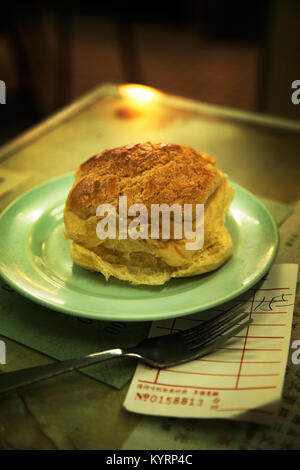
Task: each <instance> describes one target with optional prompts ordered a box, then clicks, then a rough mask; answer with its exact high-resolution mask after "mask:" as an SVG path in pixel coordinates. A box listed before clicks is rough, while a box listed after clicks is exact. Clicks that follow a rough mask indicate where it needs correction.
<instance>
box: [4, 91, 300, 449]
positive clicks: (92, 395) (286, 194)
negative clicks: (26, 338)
mask: <svg viewBox="0 0 300 470" xmlns="http://www.w3.org/2000/svg"><path fill="white" fill-rule="evenodd" d="M146 140H152V141H165V142H167V141H168V142H176V143H179V144H186V145H190V146H192V147H195V148H196V149H198V150H202V151H205V152H208V153H211V154H212V155H214V156H215V157H216V158H217V160H218V166H219V167H220V168H221V169H223V170H224V171H226V172H227V173H228V174H229V175H230V178H231V179H232V180H234V181H236V182H237V183H240V184H242V185H243V186H245V187H246V188H248V189H249V190H251V191H253V192H254V193H256V194H257V195H259V196H263V197H268V198H273V199H277V200H279V201H282V202H287V203H294V202H296V200H297V199H298V198H299V183H298V182H299V171H298V170H299V164H298V158H299V157H298V152H299V149H300V124H299V123H297V122H288V121H283V120H277V119H274V118H268V117H262V116H258V115H255V114H250V113H245V112H240V111H234V110H229V109H223V108H218V107H215V106H210V105H204V104H201V103H195V102H192V101H188V100H184V99H181V98H176V97H168V96H165V95H161V96H160V97H159V99H158V101H156V102H155V103H152V104H151V105H150V104H149V105H147V106H143V107H140V106H138V107H136V105H133V104H132V103H131V102H130V103H129V102H128V101H126V100H124V98H121V97H120V95H119V88H118V87H117V86H115V85H105V86H102V87H99V88H97V89H96V90H94V91H92V92H91V93H89V94H88V95H86V96H85V97H83V98H82V99H80V100H78V101H77V102H75V103H73V104H72V105H71V106H69V107H68V108H66V109H64V110H62V111H61V112H60V113H58V114H57V115H55V116H53V117H51V118H50V119H48V120H47V121H45V122H44V123H42V124H41V125H40V126H38V127H36V128H34V129H32V130H30V131H29V132H27V133H25V134H24V135H22V136H20V137H18V138H17V139H15V140H14V141H13V142H10V143H8V144H7V145H5V146H4V147H3V148H2V149H1V150H0V171H1V168H2V169H4V172H6V173H7V172H8V173H9V172H12V173H10V174H11V177H10V180H9V186H10V187H9V189H8V190H7V191H6V192H4V193H2V194H1V191H0V209H1V210H2V209H3V208H4V207H6V206H7V204H8V203H9V202H11V201H12V200H13V199H14V198H15V197H17V196H18V195H19V194H22V193H23V192H24V191H26V190H27V189H29V188H31V187H32V186H34V185H36V184H38V183H40V182H42V181H45V180H47V179H49V178H52V177H55V176H57V175H60V174H62V173H65V172H69V171H73V170H74V169H75V168H76V166H77V165H78V164H79V163H80V162H82V161H83V160H85V159H86V158H88V157H89V156H91V155H93V154H95V153H96V152H99V151H101V150H103V149H105V148H110V147H114V146H119V145H123V144H128V143H135V142H140V141H146ZM14 173H17V174H18V175H15V179H14ZM20 174H26V178H25V179H24V178H23V179H22V178H20ZM5 341H6V344H7V358H9V360H8V364H7V365H6V366H1V368H2V370H12V369H18V368H22V367H30V366H34V365H38V364H43V363H46V362H48V361H49V358H47V357H45V356H43V355H42V354H40V353H38V352H36V351H33V350H31V349H30V348H26V347H24V346H22V345H20V344H18V343H15V342H13V341H10V340H6V339H5ZM4 367H5V369H4ZM0 370H1V369H0ZM126 391H127V387H125V388H124V389H123V390H122V391H117V390H114V389H112V388H110V387H108V386H106V385H103V384H101V383H99V382H97V381H95V380H92V379H90V378H88V377H86V376H83V375H82V374H80V373H76V372H74V373H70V374H67V375H65V376H62V377H57V378H54V379H51V380H50V381H48V382H45V383H41V384H36V385H35V386H32V387H30V388H27V389H23V390H22V391H19V392H18V393H11V394H8V395H6V396H3V397H1V401H0V449H54V448H59V449H76V448H78V449H118V448H121V447H122V445H123V444H124V442H126V440H127V439H128V437H129V436H130V434H131V432H132V431H134V429H135V428H136V427H137V425H138V423H139V422H140V420H141V419H142V417H141V416H139V415H135V414H130V413H128V412H126V410H124V409H123V408H122V403H123V401H124V398H125V395H126ZM154 421H155V428H154V427H153V430H154V429H155V432H158V431H157V429H158V430H159V429H160V428H161V430H162V431H163V422H164V421H163V420H162V421H161V425H160V419H159V418H157V419H155V420H154ZM185 422H186V420H185ZM199 425H200V424H199ZM153 426H154V425H153ZM217 426H219V424H214V423H213V422H212V423H210V425H209V432H210V433H211V436H212V441H213V437H214V434H216V433H217ZM227 426H229V427H230V426H231V424H230V423H228V425H227V424H226V425H225V427H227ZM234 426H235V428H236V427H238V426H241V427H243V428H245V426H247V425H245V423H244V424H237V423H235V425H234ZM253 426H254V428H255V425H251V429H250V428H249V432H250V431H251V432H255V429H254V428H253ZM247 429H248V428H247ZM247 429H244V431H245V432H247ZM241 430H242V429H241ZM244 434H245V433H244ZM244 434H243V435H244ZM141 445H143V444H141ZM243 445H244V447H245V448H247V443H244V444H243ZM145 446H146V442H145ZM178 446H179V447H178V448H180V442H179V443H178ZM218 447H220V448H222V445H221V444H220V445H218V444H217V440H216V444H215V447H214V448H218ZM230 447H231V445H230V444H229V445H228V446H227V448H230ZM233 447H234V446H233Z"/></svg>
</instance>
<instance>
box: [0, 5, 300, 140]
mask: <svg viewBox="0 0 300 470" xmlns="http://www.w3.org/2000/svg"><path fill="white" fill-rule="evenodd" d="M0 79H1V80H4V81H5V83H6V88H7V98H6V100H7V101H6V105H2V106H1V107H0V144H2V143H4V142H6V141H8V140H9V139H11V138H13V137H14V136H16V135H18V134H19V133H20V132H22V131H24V130H26V129H27V128H29V127H30V126H32V125H34V124H36V123H37V122H39V121H41V120H42V119H44V118H45V117H47V116H49V115H50V114H52V113H53V112H55V111H56V110H58V109H60V108H62V107H64V106H65V105H66V104H68V103H70V102H71V101H72V100H74V99H76V98H78V97H79V96H80V95H82V94H84V93H86V92H88V91H89V90H91V89H92V88H94V87H96V86H98V85H100V84H101V83H105V82H114V83H124V82H131V83H141V84H145V85H149V86H152V87H155V88H159V89H161V90H163V91H165V92H168V93H172V94H178V95H182V96H186V97H189V98H193V99H197V100H201V101H205V102H210V103H215V104H219V105H224V106H230V107H234V108H240V109H244V110H250V111H257V112H263V113H267V114H273V115H277V116H281V117H286V118H291V119H299V118H300V105H298V106H296V105H293V104H292V102H291V93H292V91H291V83H292V81H293V80H296V79H300V2H299V0H268V1H267V0H265V1H258V0H252V1H237V0H228V1H214V0H198V1H196V0H194V1H192V0H186V1H180V2H179V1H172V2H169V1H163V0H161V1H156V0H152V1H151V2H147V1H144V2H140V4H139V6H136V4H135V2H125V1H124V2H122V3H119V2H114V1H106V2H102V1H100V2H98V3H97V4H96V3H95V2H88V1H86V2H79V1H73V2H63V1H62V2H14V1H11V2H6V5H4V6H1V17H0Z"/></svg>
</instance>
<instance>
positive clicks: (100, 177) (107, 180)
mask: <svg viewBox="0 0 300 470" xmlns="http://www.w3.org/2000/svg"><path fill="white" fill-rule="evenodd" d="M215 163H216V160H215V159H214V158H213V157H211V156H209V155H207V154H206V153H201V152H197V151H195V150H193V149H192V148H190V147H186V146H183V145H176V144H164V143H157V144H154V143H150V142H146V143H140V144H136V145H125V146H122V147H118V148H114V149H111V150H105V151H103V152H101V153H99V154H97V155H94V156H93V157H91V158H89V159H88V160H87V161H85V162H84V163H82V164H81V165H80V166H79V167H78V169H77V171H76V174H75V182H74V184H73V187H72V189H71V191H70V193H69V196H68V199H67V203H66V207H67V208H69V209H71V210H72V211H74V212H75V213H77V214H78V215H79V216H80V217H82V218H87V217H89V216H90V215H91V214H92V213H95V208H96V207H98V205H100V204H104V203H109V204H113V205H114V206H115V207H117V206H118V198H119V196H120V195H123V196H127V201H128V205H131V204H135V203H142V204H144V205H145V206H146V207H147V208H150V206H151V204H163V203H165V204H168V205H172V204H174V203H177V204H181V205H182V204H196V203H198V204H200V203H205V202H206V201H207V199H208V198H209V197H210V196H211V195H212V194H213V193H214V192H215V191H216V189H217V188H218V187H219V186H220V185H221V183H222V180H223V178H224V175H223V173H222V172H221V171H219V170H218V169H217V168H216V167H215Z"/></svg>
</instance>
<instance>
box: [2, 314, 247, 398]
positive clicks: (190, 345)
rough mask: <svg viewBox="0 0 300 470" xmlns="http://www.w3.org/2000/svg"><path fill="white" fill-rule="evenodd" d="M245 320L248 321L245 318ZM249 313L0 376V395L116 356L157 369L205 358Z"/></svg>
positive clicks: (241, 325) (242, 324) (240, 326)
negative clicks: (131, 359) (128, 358)
mask: <svg viewBox="0 0 300 470" xmlns="http://www.w3.org/2000/svg"><path fill="white" fill-rule="evenodd" d="M246 317H248V320H246V321H243V320H245V318H246ZM250 322H251V320H250V319H249V314H248V313H244V312H241V311H239V310H237V308H236V307H235V308H234V309H232V308H230V309H228V310H226V311H224V312H222V313H220V314H218V315H217V316H215V317H213V318H211V319H209V320H206V321H204V322H202V323H201V324H200V325H197V326H195V327H193V328H190V329H188V330H183V331H180V332H178V333H173V334H169V335H164V336H158V337H153V338H146V339H144V340H143V341H141V342H140V343H139V344H138V345H136V346H133V347H130V348H116V349H109V350H106V351H101V352H97V353H93V354H88V355H87V356H83V357H80V358H75V359H68V360H65V361H61V362H55V363H51V364H46V365H44V366H37V367H31V368H29V369H21V370H16V371H12V372H2V373H0V393H3V392H8V391H11V390H16V389H18V388H20V387H23V386H25V385H30V384H33V383H35V382H39V381H41V380H45V379H48V378H50V377H54V376H56V375H60V374H63V373H65V372H69V371H72V370H77V369H81V368H83V367H87V366H90V365H92V364H97V363H99V362H102V361H106V360H108V359H113V358H117V357H125V356H130V357H136V358H138V359H141V360H142V361H143V362H145V363H147V364H149V365H151V366H153V367H157V368H164V367H170V366H176V365H178V364H183V363H184V362H189V361H192V360H194V359H197V358H198V357H202V356H205V355H206V354H208V353H210V352H211V351H213V350H214V349H216V348H217V347H218V346H220V345H221V344H223V343H225V341H227V340H228V339H229V338H231V337H232V336H234V335H235V334H236V333H238V332H239V331H241V330H242V329H243V328H245V327H246V326H247V325H248V324H249V323H250Z"/></svg>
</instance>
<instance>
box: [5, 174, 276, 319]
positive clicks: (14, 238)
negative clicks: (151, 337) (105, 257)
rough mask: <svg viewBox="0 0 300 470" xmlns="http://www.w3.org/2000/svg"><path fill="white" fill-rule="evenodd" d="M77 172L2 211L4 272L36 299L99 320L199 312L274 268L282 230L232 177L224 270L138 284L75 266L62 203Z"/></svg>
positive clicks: (49, 183)
mask: <svg viewBox="0 0 300 470" xmlns="http://www.w3.org/2000/svg"><path fill="white" fill-rule="evenodd" d="M72 182H73V176H72V175H64V176H61V177H59V178H56V179H55V180H51V181H49V182H47V183H45V184H42V185H40V186H38V187H36V188H34V189H32V190H31V191H29V192H27V193H25V194H24V195H22V196H21V197H19V198H18V199H17V200H16V201H14V202H13V203H12V204H11V205H10V206H9V207H8V208H7V209H6V210H5V211H4V212H3V214H2V215H1V217H0V233H1V236H0V273H1V275H2V277H3V278H4V279H5V280H6V282H8V283H9V284H10V285H11V286H12V287H14V288H15V289H16V290H17V291H19V292H20V293H21V294H23V295H24V296H26V297H28V298H30V299H31V300H33V301H35V302H38V303H41V304H43V305H45V306H47V307H49V308H52V309H55V310H59V311H61V312H65V313H68V314H71V315H77V316H82V317H88V318H94V319H99V320H119V321H148V320H160V319H164V318H170V317H176V316H181V315H186V314H190V313H193V312H200V311H203V310H206V309H209V308H212V307H215V306H217V305H219V304H222V303H223V302H226V301H228V300H231V299H233V298H234V297H236V296H238V295H239V294H241V293H242V292H244V291H246V290H247V289H249V288H250V287H251V286H252V285H253V284H255V283H256V282H257V281H259V280H260V278H261V277H262V276H263V275H264V274H265V273H266V272H267V271H268V269H269V268H270V266H271V264H272V262H273V260H274V258H275V255H276V252H277V248H278V231H277V227H276V224H275V222H274V221H273V219H272V217H271V215H270V214H269V212H268V211H267V210H266V209H265V207H264V206H263V205H262V204H261V203H260V202H259V201H258V200H257V199H256V198H255V197H254V196H252V195H251V194H250V193H249V192H248V191H246V190H245V189H243V188H241V187H240V186H238V185H237V184H234V183H232V182H231V184H232V185H233V186H234V187H235V189H236V194H235V199H234V201H233V204H232V206H231V210H230V213H229V214H228V217H227V222H226V224H227V227H228V229H229V231H230V233H231V236H232V238H233V244H234V255H233V256H232V258H231V259H230V260H229V261H228V262H227V263H226V264H225V265H224V266H222V267H221V268H219V269H218V270H216V271H214V272H212V273H209V274H205V275H201V276H195V277H190V278H183V279H173V280H171V281H169V282H168V283H167V284H165V285H164V286H155V287H148V286H132V285H130V284H129V283H127V282H124V281H118V280H116V279H113V278H110V280H109V281H108V282H107V281H105V279H104V277H103V276H102V275H100V274H97V273H93V272H90V271H86V270H84V269H82V268H80V267H78V266H76V265H74V264H73V262H72V260H71V257H70V254H69V246H70V242H69V241H67V240H65V239H64V236H63V234H64V221H63V209H64V202H65V200H66V197H67V194H68V191H69V189H70V187H71V185H72Z"/></svg>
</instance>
